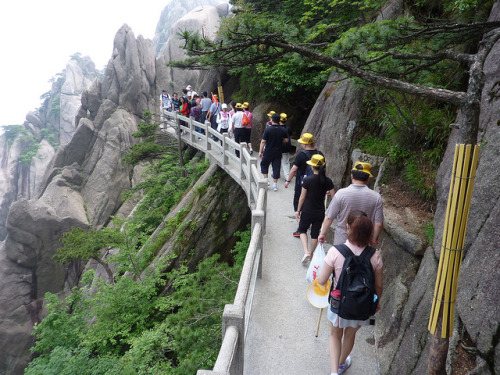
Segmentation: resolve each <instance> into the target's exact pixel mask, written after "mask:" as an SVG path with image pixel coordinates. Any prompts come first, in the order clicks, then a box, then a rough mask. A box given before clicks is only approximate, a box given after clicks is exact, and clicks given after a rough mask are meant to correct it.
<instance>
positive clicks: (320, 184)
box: [295, 154, 335, 264]
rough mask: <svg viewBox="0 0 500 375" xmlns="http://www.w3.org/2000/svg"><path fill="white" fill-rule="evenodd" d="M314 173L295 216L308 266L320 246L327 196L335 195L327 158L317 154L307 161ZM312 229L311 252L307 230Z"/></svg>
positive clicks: (306, 185)
mask: <svg viewBox="0 0 500 375" xmlns="http://www.w3.org/2000/svg"><path fill="white" fill-rule="evenodd" d="M307 164H309V165H310V166H311V168H312V170H313V172H314V174H313V175H311V176H308V177H306V178H305V179H304V183H303V184H302V192H301V194H300V198H299V205H298V207H297V212H296V213H295V216H296V217H297V220H299V229H298V232H299V233H300V240H301V242H302V247H303V248H304V256H303V257H302V264H306V263H307V262H309V261H310V260H311V258H312V255H313V253H314V250H315V249H316V246H317V245H318V235H319V230H320V228H321V224H322V223H323V219H324V217H325V196H326V195H328V196H331V197H333V195H334V194H335V190H334V186H333V182H332V180H331V179H329V178H328V177H326V173H325V168H326V163H325V158H324V157H323V155H320V154H316V155H313V156H312V157H311V160H308V161H307ZM309 227H310V228H311V250H308V247H307V230H308V229H309Z"/></svg>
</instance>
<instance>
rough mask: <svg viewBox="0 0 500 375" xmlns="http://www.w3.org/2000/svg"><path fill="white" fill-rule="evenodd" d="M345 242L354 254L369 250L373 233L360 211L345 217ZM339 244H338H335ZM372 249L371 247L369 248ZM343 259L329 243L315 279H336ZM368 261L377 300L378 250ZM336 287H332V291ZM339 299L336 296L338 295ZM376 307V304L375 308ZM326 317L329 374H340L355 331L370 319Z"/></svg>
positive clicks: (379, 288) (379, 278)
mask: <svg viewBox="0 0 500 375" xmlns="http://www.w3.org/2000/svg"><path fill="white" fill-rule="evenodd" d="M346 228H347V241H346V242H345V245H346V246H347V247H348V248H349V250H351V251H352V253H353V255H354V256H356V257H358V256H360V255H361V253H363V251H364V250H365V249H366V251H369V250H370V248H369V244H370V238H371V235H372V232H373V222H372V221H371V220H370V219H369V218H368V217H367V216H366V214H365V213H364V212H360V211H352V212H350V213H349V215H348V216H347V221H346ZM338 246H341V245H338ZM373 250H374V249H372V251H373ZM344 261H345V258H344V256H343V255H342V254H341V253H340V251H339V250H338V249H337V248H336V247H335V246H333V247H332V248H331V249H330V250H329V251H328V254H327V256H326V257H325V263H324V265H323V268H322V269H321V274H320V275H319V277H318V278H317V283H318V284H320V285H325V284H326V283H327V281H328V279H329V278H330V275H332V273H333V274H334V285H336V284H337V283H338V281H339V276H340V274H341V272H342V268H343V266H344ZM370 264H371V266H372V268H373V275H374V289H375V293H376V297H377V298H378V300H380V298H381V296H382V291H383V287H382V257H381V256H380V252H379V251H378V250H375V251H374V253H373V255H372V256H371V258H370ZM335 289H336V288H333V290H334V291H335ZM338 298H340V296H338ZM378 310H380V307H377V311H378ZM328 320H329V321H330V322H331V323H332V324H331V328H330V339H329V342H328V347H329V351H330V365H331V369H332V370H331V371H332V375H337V374H338V375H340V374H342V373H344V371H345V370H347V368H348V367H349V366H350V365H351V357H350V355H349V354H350V353H351V350H352V348H353V346H354V340H355V338H356V332H358V330H359V329H360V328H361V326H365V325H368V324H370V320H369V319H367V320H349V319H344V318H341V317H340V316H339V315H338V314H336V313H335V312H333V311H332V309H331V308H329V309H328Z"/></svg>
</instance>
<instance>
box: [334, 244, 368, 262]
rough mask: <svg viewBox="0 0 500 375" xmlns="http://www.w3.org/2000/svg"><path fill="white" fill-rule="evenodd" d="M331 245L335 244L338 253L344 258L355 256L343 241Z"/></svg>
mask: <svg viewBox="0 0 500 375" xmlns="http://www.w3.org/2000/svg"><path fill="white" fill-rule="evenodd" d="M333 246H335V248H336V249H337V250H338V251H339V253H340V254H342V255H343V256H344V258H345V259H347V258H349V257H353V256H355V255H354V253H353V252H352V251H351V249H349V247H348V246H347V245H346V244H345V243H343V244H340V245H333ZM363 251H364V250H363Z"/></svg>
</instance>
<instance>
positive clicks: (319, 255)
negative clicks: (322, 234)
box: [306, 243, 326, 284]
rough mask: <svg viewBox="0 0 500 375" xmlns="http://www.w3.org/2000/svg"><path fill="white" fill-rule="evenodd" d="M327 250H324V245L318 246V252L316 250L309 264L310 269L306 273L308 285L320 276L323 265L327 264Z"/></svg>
mask: <svg viewBox="0 0 500 375" xmlns="http://www.w3.org/2000/svg"><path fill="white" fill-rule="evenodd" d="M325 255H326V254H325V249H324V248H323V244H322V243H319V244H318V246H316V250H314V254H313V257H312V259H311V263H310V264H309V268H308V269H307V273H306V281H307V283H308V284H310V283H312V282H313V281H314V279H316V278H317V277H318V276H319V273H320V272H321V269H322V268H323V264H324V263H325Z"/></svg>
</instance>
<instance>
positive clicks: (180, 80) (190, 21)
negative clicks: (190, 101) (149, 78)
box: [156, 2, 229, 97]
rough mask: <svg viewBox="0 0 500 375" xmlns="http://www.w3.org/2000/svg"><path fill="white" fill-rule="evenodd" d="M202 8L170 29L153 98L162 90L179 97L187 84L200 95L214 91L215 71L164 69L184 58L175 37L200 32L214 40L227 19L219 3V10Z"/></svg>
mask: <svg viewBox="0 0 500 375" xmlns="http://www.w3.org/2000/svg"><path fill="white" fill-rule="evenodd" d="M204 4H205V5H201V6H198V7H196V8H194V9H193V10H192V11H190V12H189V13H187V14H185V15H184V16H183V17H182V18H180V19H179V20H177V21H176V22H175V23H174V24H173V25H172V26H171V31H170V34H169V35H170V38H169V39H168V41H167V42H166V43H165V44H164V45H163V47H162V48H161V50H162V54H161V55H160V56H159V57H158V58H157V60H156V71H157V92H156V94H157V96H158V97H159V95H160V93H161V90H163V89H165V90H167V91H168V92H169V93H172V92H174V91H176V92H178V93H180V92H181V90H182V89H183V88H185V87H186V85H188V84H189V85H191V86H192V87H193V89H194V90H195V91H196V92H198V94H200V95H201V92H202V91H203V90H207V91H208V92H210V91H215V89H216V88H217V80H218V79H219V77H218V76H217V71H215V70H211V71H208V72H201V71H198V70H182V69H179V68H173V67H169V66H166V64H167V63H169V62H170V61H181V60H184V59H185V58H187V55H186V53H185V51H184V50H183V49H182V45H183V41H182V40H180V39H179V38H178V36H177V33H179V32H183V31H185V30H187V31H191V32H200V33H202V34H203V35H205V36H208V37H209V38H212V39H213V38H215V33H216V31H217V28H218V25H219V22H220V19H221V18H222V17H225V16H227V14H228V12H229V7H228V4H227V3H225V2H218V4H220V5H219V6H218V7H216V6H213V5H206V4H207V3H204ZM160 22H161V20H160ZM158 27H160V25H159V26H158ZM157 48H158V44H157Z"/></svg>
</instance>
